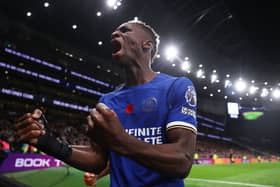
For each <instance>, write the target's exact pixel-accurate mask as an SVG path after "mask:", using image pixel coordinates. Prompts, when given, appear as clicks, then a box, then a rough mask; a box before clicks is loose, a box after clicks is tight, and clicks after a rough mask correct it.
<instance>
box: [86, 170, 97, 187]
mask: <svg viewBox="0 0 280 187" xmlns="http://www.w3.org/2000/svg"><path fill="white" fill-rule="evenodd" d="M96 180H97V175H95V174H94V173H88V172H85V173H84V182H85V184H86V185H87V186H96Z"/></svg>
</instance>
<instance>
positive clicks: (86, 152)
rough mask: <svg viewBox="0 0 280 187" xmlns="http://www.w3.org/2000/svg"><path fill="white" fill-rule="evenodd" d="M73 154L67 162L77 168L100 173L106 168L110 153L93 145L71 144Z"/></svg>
mask: <svg viewBox="0 0 280 187" xmlns="http://www.w3.org/2000/svg"><path fill="white" fill-rule="evenodd" d="M71 147H72V155H71V157H70V159H69V160H68V161H67V163H68V164H69V165H71V166H73V167H75V168H77V169H80V170H84V171H88V172H93V173H96V174H99V173H100V172H102V171H103V170H104V168H105V167H106V163H107V159H108V158H107V157H108V155H107V154H106V153H105V152H104V151H102V150H100V149H96V147H95V148H93V147H92V146H76V145H74V146H71Z"/></svg>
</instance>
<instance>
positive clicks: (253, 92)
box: [249, 86, 259, 95]
mask: <svg viewBox="0 0 280 187" xmlns="http://www.w3.org/2000/svg"><path fill="white" fill-rule="evenodd" d="M258 89H259V88H258V87H256V86H251V87H250V89H249V93H250V94H251V95H253V94H255V93H256V92H257V90H258Z"/></svg>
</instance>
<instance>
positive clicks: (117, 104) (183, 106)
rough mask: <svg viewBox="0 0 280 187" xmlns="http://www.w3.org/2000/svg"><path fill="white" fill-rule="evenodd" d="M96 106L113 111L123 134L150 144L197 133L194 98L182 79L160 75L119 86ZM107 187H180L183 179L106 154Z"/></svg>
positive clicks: (113, 153)
mask: <svg viewBox="0 0 280 187" xmlns="http://www.w3.org/2000/svg"><path fill="white" fill-rule="evenodd" d="M100 102H103V103H105V104H106V105H107V106H108V107H109V108H111V109H113V110H114V111H115V112H116V113H117V115H118V117H119V119H120V121H121V123H122V125H123V128H124V129H125V131H126V132H127V133H128V134H129V135H131V136H135V137H136V138H138V139H139V140H141V141H144V142H147V143H150V144H164V143H167V138H166V132H167V131H168V130H170V129H173V128H185V129H188V130H191V131H193V132H194V133H196V132H197V129H196V127H197V121H196V107H197V106H196V105H197V97H196V92H195V88H194V86H193V83H192V82H191V81H190V80H189V79H188V78H185V77H181V78H176V77H172V76H169V75H166V74H163V73H160V74H157V76H156V77H155V78H154V79H153V80H151V81H150V82H147V83H145V84H142V85H137V86H131V87H127V86H123V87H121V88H119V89H117V90H115V91H113V92H111V93H109V94H106V95H104V96H103V97H102V98H101V99H100ZM110 179H111V181H110V183H111V187H125V186H129V187H147V186H149V187H152V186H153V187H171V186H172V187H182V186H184V183H183V179H181V178H174V177H170V176H168V175H166V174H164V173H161V172H158V171H154V170H152V169H150V168H147V167H145V166H143V165H141V164H138V163H137V162H135V161H133V160H131V159H129V158H127V157H124V156H121V155H119V154H117V153H115V152H110Z"/></svg>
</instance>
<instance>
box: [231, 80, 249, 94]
mask: <svg viewBox="0 0 280 187" xmlns="http://www.w3.org/2000/svg"><path fill="white" fill-rule="evenodd" d="M246 86H247V84H246V82H245V81H243V80H242V78H240V79H239V80H238V81H236V82H235V84H234V87H235V90H236V91H237V92H244V91H245V89H246Z"/></svg>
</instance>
